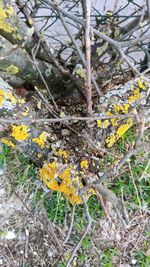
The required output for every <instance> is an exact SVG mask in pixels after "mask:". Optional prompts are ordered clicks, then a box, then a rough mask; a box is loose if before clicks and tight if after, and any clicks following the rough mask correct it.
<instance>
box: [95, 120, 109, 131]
mask: <svg viewBox="0 0 150 267" xmlns="http://www.w3.org/2000/svg"><path fill="white" fill-rule="evenodd" d="M109 124H110V123H109V121H108V120H104V121H101V120H97V126H98V127H99V128H102V129H104V128H106V127H108V126H109Z"/></svg>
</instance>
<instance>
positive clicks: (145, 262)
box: [134, 250, 150, 267]
mask: <svg viewBox="0 0 150 267" xmlns="http://www.w3.org/2000/svg"><path fill="white" fill-rule="evenodd" d="M134 257H135V259H136V261H137V265H138V266H139V267H149V266H150V256H146V255H145V254H144V252H143V251H142V250H139V251H136V252H134Z"/></svg>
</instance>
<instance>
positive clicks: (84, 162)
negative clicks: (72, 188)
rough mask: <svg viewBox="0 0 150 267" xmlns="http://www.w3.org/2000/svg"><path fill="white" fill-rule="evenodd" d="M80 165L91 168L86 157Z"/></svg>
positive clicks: (82, 167)
mask: <svg viewBox="0 0 150 267" xmlns="http://www.w3.org/2000/svg"><path fill="white" fill-rule="evenodd" d="M80 167H81V169H88V168H89V163H88V161H87V160H86V159H85V160H82V161H81V162H80Z"/></svg>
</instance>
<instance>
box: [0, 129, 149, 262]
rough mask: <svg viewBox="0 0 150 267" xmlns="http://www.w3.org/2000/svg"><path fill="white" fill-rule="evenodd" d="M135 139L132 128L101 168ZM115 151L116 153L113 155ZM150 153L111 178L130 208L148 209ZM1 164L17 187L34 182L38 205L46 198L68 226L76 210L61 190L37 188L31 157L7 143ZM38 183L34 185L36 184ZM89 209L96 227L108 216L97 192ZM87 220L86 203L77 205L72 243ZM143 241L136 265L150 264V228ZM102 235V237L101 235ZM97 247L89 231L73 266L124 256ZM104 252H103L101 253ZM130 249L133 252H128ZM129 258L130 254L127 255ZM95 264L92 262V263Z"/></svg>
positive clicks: (52, 213)
mask: <svg viewBox="0 0 150 267" xmlns="http://www.w3.org/2000/svg"><path fill="white" fill-rule="evenodd" d="M134 139H135V135H134V131H133V129H131V130H129V131H128V132H127V133H126V134H125V135H124V137H123V138H122V139H121V140H119V141H118V147H117V148H116V147H115V148H112V150H111V152H112V154H111V155H109V156H108V155H105V156H104V157H103V158H102V159H101V162H100V164H101V170H102V171H105V167H106V165H108V166H110V165H111V164H115V156H116V155H117V156H119V155H120V154H121V155H122V154H124V153H125V152H126V151H127V149H128V146H130V145H132V144H133V142H134ZM113 153H114V155H115V156H113ZM148 160H149V157H145V155H144V154H143V153H142V152H140V153H139V154H138V155H137V156H136V157H135V156H132V157H131V158H130V160H129V161H128V162H127V163H126V164H125V165H124V167H123V168H122V171H121V174H120V175H118V176H116V177H112V179H110V180H109V181H108V187H109V188H110V189H111V190H112V191H113V192H115V193H116V195H117V197H118V199H121V198H123V200H124V201H125V202H126V206H127V209H128V212H130V211H132V212H134V211H136V210H140V209H141V210H142V211H143V210H144V209H148V206H149V205H150V198H149V193H150V181H149V179H148V178H149V174H150V166H149V165H148ZM0 168H1V169H4V168H6V169H11V171H10V170H9V171H10V173H12V175H13V177H15V181H13V183H14V184H15V186H17V188H19V187H21V186H22V185H25V184H26V183H27V182H28V181H30V183H31V188H30V192H31V193H33V195H34V205H35V206H37V205H38V203H39V201H41V200H42V201H43V204H44V206H45V209H46V211H47V215H48V218H49V220H50V221H51V222H52V223H53V224H56V225H57V226H59V227H65V225H68V224H69V223H70V217H71V215H70V214H71V213H72V209H73V207H72V205H71V204H70V203H69V202H68V200H66V198H65V197H64V196H63V195H62V194H60V193H58V192H51V194H50V195H49V194H43V190H42V188H38V189H35V185H34V182H35V180H36V179H37V174H36V173H37V168H36V166H35V165H34V164H33V163H32V162H31V160H30V159H29V158H28V157H25V156H24V155H22V154H21V153H18V152H15V151H11V150H10V148H9V147H7V145H5V146H3V149H2V151H1V153H0ZM33 185H34V186H33ZM87 204H88V207H89V212H90V215H91V217H92V221H93V229H94V227H95V226H96V225H97V223H98V222H99V221H100V220H101V219H104V217H105V214H104V211H103V209H102V207H101V204H100V203H99V202H98V201H97V197H96V196H95V195H93V196H91V197H90V198H89V199H88V202H87ZM86 224H87V219H86V216H85V212H84V208H83V206H82V205H77V206H76V209H75V218H74V228H73V231H72V235H71V243H70V245H72V243H73V244H76V243H77V242H78V240H79V238H80V234H81V233H82V231H83V230H84V228H85V226H86ZM142 235H143V239H144V240H145V241H143V244H142V245H140V247H139V248H137V249H135V250H134V251H133V253H132V257H131V258H134V259H135V260H136V267H138V266H139V267H149V266H150V256H149V255H146V251H147V250H148V249H149V245H148V239H149V238H150V233H149V231H148V229H146V230H145V231H144V232H143V234H142ZM99 238H101V237H99ZM91 251H93V236H92V233H91V234H89V235H87V236H86V237H85V239H84V240H83V241H82V245H81V248H80V250H79V252H78V254H77V256H76V257H75V260H74V262H73V264H74V265H73V266H86V265H85V264H86V263H87V262H88V260H89V258H90V257H94V254H95V253H96V254H97V264H99V265H98V266H102V267H115V266H117V265H116V263H115V260H116V259H121V257H122V256H121V253H122V252H121V251H119V248H116V246H115V245H114V246H109V244H108V247H107V248H106V247H105V248H102V250H101V251H99V252H98V251H97V252H94V253H93V252H92V253H93V255H91ZM99 253H100V254H99ZM128 253H129V252H128ZM127 258H129V255H128V256H127ZM64 266H66V259H65V257H64V259H62V260H58V262H57V267H64ZM91 267H92V266H91Z"/></svg>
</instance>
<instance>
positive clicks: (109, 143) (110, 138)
mask: <svg viewBox="0 0 150 267" xmlns="http://www.w3.org/2000/svg"><path fill="white" fill-rule="evenodd" d="M105 141H106V144H107V147H112V146H113V144H114V143H115V142H116V135H115V134H114V133H111V135H110V136H108V137H107V138H106V140H105Z"/></svg>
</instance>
